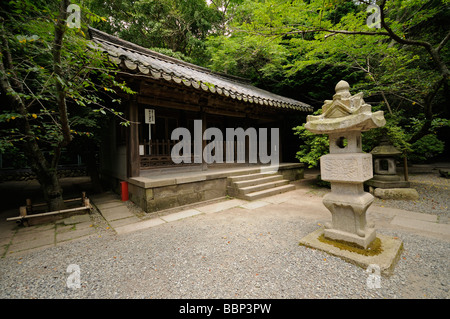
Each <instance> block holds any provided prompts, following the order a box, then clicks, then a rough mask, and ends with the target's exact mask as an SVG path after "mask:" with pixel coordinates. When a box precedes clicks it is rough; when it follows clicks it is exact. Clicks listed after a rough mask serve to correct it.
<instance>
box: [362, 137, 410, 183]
mask: <svg viewBox="0 0 450 319" xmlns="http://www.w3.org/2000/svg"><path fill="white" fill-rule="evenodd" d="M370 153H371V154H372V156H373V158H374V160H373V166H374V168H373V171H374V176H373V178H372V179H371V180H369V181H367V182H366V185H368V186H372V187H374V188H376V187H379V188H408V187H410V183H409V182H407V181H402V180H401V179H400V176H399V175H397V164H396V157H397V156H399V155H401V154H402V152H400V151H399V150H398V149H397V148H395V146H394V145H392V144H391V143H389V140H388V139H387V138H385V137H384V138H382V140H381V142H380V145H378V146H376V147H375V148H374V149H373V150H372V151H371V152H370Z"/></svg>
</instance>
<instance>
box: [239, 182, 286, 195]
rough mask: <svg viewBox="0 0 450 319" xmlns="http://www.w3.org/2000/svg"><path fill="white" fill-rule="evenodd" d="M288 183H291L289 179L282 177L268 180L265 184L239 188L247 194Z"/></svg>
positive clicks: (240, 192)
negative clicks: (276, 179)
mask: <svg viewBox="0 0 450 319" xmlns="http://www.w3.org/2000/svg"><path fill="white" fill-rule="evenodd" d="M286 184H289V181H288V180H285V179H281V180H278V181H274V182H268V183H263V184H257V185H252V186H248V187H243V188H238V193H239V194H244V195H245V194H249V193H254V192H259V191H263V190H266V189H269V188H275V187H278V186H282V185H286Z"/></svg>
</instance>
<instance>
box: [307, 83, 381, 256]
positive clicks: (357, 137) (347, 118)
mask: <svg viewBox="0 0 450 319" xmlns="http://www.w3.org/2000/svg"><path fill="white" fill-rule="evenodd" d="M335 90H336V94H335V95H334V96H333V100H332V101H330V100H326V101H325V103H324V105H323V106H322V114H321V115H318V116H313V115H309V116H308V117H307V119H306V124H305V128H306V129H307V130H309V131H311V132H313V133H315V134H328V135H329V141H330V154H327V155H324V156H322V157H321V158H320V172H321V178H322V179H323V180H325V181H329V182H330V183H331V192H330V193H328V194H327V195H325V196H324V198H323V204H324V205H325V207H327V209H328V210H329V211H330V212H331V215H332V221H331V223H327V224H326V225H325V229H324V236H325V237H326V238H327V239H331V240H337V241H344V242H348V243H351V244H354V245H356V246H359V247H362V248H364V249H367V247H368V246H369V245H370V244H371V243H372V241H373V240H374V239H375V238H376V232H375V229H374V227H373V225H367V222H366V211H367V209H368V208H369V206H370V205H371V204H372V202H373V199H374V197H373V196H372V195H371V194H370V193H367V192H364V182H365V181H367V180H369V179H371V178H372V176H373V169H372V155H371V154H367V153H363V151H362V145H361V132H363V131H368V130H370V129H372V128H377V127H381V126H384V125H385V123H386V121H385V119H384V113H383V111H378V112H375V113H372V111H371V106H370V105H369V104H366V103H365V102H364V100H363V93H358V94H355V95H353V96H352V95H351V94H350V86H349V84H348V83H347V82H345V81H340V82H339V83H338V84H337V85H336V88H335Z"/></svg>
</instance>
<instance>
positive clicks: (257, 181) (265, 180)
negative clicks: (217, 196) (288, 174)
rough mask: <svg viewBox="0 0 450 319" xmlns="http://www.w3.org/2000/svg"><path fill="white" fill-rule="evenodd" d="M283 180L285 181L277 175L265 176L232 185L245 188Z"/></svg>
mask: <svg viewBox="0 0 450 319" xmlns="http://www.w3.org/2000/svg"><path fill="white" fill-rule="evenodd" d="M282 179H283V176H281V175H278V174H275V175H270V176H264V177H261V178H255V179H250V180H244V181H239V182H233V183H232V185H233V186H234V187H237V188H244V187H249V186H254V185H260V184H265V183H269V182H276V181H280V180H282Z"/></svg>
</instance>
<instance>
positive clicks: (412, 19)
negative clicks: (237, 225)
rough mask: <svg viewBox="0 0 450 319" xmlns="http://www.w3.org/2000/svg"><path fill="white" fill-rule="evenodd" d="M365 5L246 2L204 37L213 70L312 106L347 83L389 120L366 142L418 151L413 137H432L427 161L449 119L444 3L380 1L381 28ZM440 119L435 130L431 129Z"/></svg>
mask: <svg viewBox="0 0 450 319" xmlns="http://www.w3.org/2000/svg"><path fill="white" fill-rule="evenodd" d="M372 2H373V1H372ZM368 4H369V1H342V0H310V1H303V0H293V1H285V0H265V1H257V0H246V1H244V3H243V4H242V5H240V6H239V7H238V10H237V13H236V14H235V16H234V19H233V22H232V23H231V26H230V30H231V31H230V32H229V34H228V35H226V36H212V37H210V38H209V39H208V41H209V49H210V54H211V56H212V59H211V63H210V67H211V68H213V69H214V70H217V71H223V72H230V73H233V74H237V75H244V76H245V75H250V76H251V77H252V79H253V81H254V82H255V83H257V84H260V85H262V86H265V87H266V88H269V89H271V90H274V91H277V92H278V93H281V94H286V95H289V96H291V97H293V98H297V99H299V100H303V101H305V102H308V103H310V104H311V105H313V106H315V107H316V108H319V107H321V105H322V103H323V101H324V100H325V99H329V98H330V96H331V95H332V94H333V93H334V86H335V85H336V83H337V82H338V81H339V80H341V79H343V80H346V81H348V82H349V83H350V84H351V86H352V93H353V94H355V93H357V92H360V91H362V92H364V94H365V99H366V101H367V102H368V103H370V104H371V105H372V106H373V107H374V109H376V110H383V111H384V112H385V114H386V117H387V118H388V124H387V126H386V128H385V129H383V130H379V132H374V133H372V132H371V133H370V134H369V133H368V134H365V135H366V137H365V140H366V143H367V145H374V143H375V142H376V136H377V135H379V134H382V132H388V135H389V136H390V137H391V138H392V142H394V143H395V144H397V145H398V147H400V149H402V150H403V151H405V152H410V153H411V154H419V153H421V151H422V150H421V149H420V148H421V145H422V146H423V145H424V141H422V142H418V141H420V140H421V139H423V138H425V137H426V136H429V135H430V134H431V135H433V136H434V137H435V140H434V142H435V143H433V144H434V145H435V147H432V149H431V150H429V151H427V152H426V154H428V155H427V156H426V157H427V158H430V157H432V156H435V155H437V154H439V153H440V152H442V148H441V147H440V146H439V145H441V144H440V143H439V142H437V140H439V138H440V139H442V133H440V132H442V130H441V129H442V127H444V126H446V125H448V121H446V119H448V118H449V117H450V112H449V109H448V107H447V105H448V101H449V92H450V90H449V82H448V81H449V71H448V66H447V63H448V61H449V54H450V52H449V50H448V40H449V38H450V30H449V27H448V23H446V22H445V21H448V20H449V19H450V11H449V2H448V1H446V0H441V1H438V0H430V1H416V0H392V1H387V0H383V1H378V4H379V6H380V11H379V12H378V13H379V21H380V26H381V28H379V29H377V28H369V26H368V25H367V23H366V22H367V18H368V16H369V15H370V13H368V12H366V9H367V7H368ZM436 121H437V122H439V123H441V124H442V125H441V126H440V128H441V129H439V128H436V126H433V125H434V124H433V123H435V122H436ZM296 131H297V133H298V135H299V137H300V138H301V139H302V140H303V141H304V142H305V143H306V144H308V143H309V144H311V141H310V140H309V139H310V138H313V137H309V136H308V135H307V134H306V133H304V132H302V133H301V128H300V131H299V129H298V128H297V129H296ZM375 131H376V130H375ZM305 134H306V135H305ZM439 134H441V135H439ZM316 138H317V139H321V137H316ZM371 138H372V139H373V140H371ZM426 139H427V141H428V142H430V141H431V140H430V137H426ZM319 150H320V149H319ZM300 152H301V154H303V155H302V156H303V157H304V158H306V159H305V160H306V161H307V162H309V155H310V156H311V163H314V162H315V161H314V158H317V155H318V153H317V152H316V151H314V150H312V152H313V153H315V154H309V153H307V152H306V151H305V147H304V146H303V147H302V149H301V151H300ZM308 154H309V155H308ZM414 159H419V157H414ZM422 159H423V157H422Z"/></svg>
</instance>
